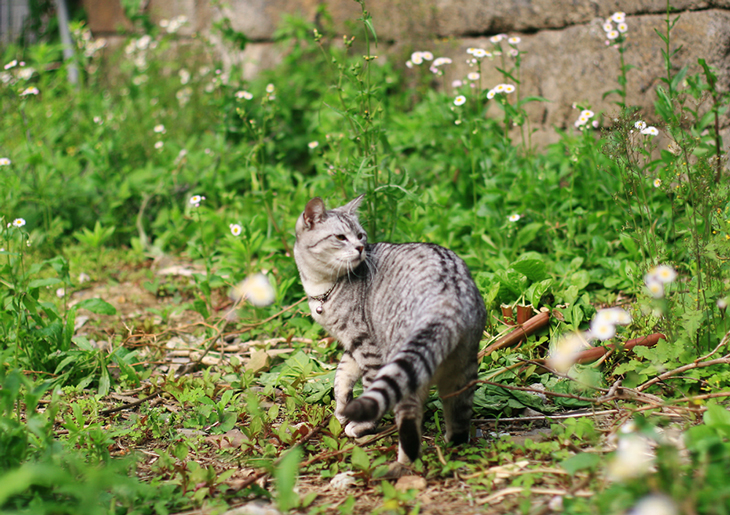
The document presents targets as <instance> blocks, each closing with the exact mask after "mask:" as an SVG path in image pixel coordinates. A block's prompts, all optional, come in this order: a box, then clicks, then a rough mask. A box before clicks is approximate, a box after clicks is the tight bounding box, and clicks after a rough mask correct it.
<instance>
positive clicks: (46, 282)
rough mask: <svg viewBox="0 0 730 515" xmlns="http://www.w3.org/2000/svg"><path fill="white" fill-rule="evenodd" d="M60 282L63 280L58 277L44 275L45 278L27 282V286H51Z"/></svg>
mask: <svg viewBox="0 0 730 515" xmlns="http://www.w3.org/2000/svg"><path fill="white" fill-rule="evenodd" d="M62 282H63V281H62V280H61V279H59V278H58V277H46V278H45V279H35V280H33V281H31V282H30V283H28V288H42V287H44V286H52V285H54V284H58V283H62Z"/></svg>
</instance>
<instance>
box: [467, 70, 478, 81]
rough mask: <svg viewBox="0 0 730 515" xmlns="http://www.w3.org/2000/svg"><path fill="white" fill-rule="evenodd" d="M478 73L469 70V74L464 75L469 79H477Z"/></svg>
mask: <svg viewBox="0 0 730 515" xmlns="http://www.w3.org/2000/svg"><path fill="white" fill-rule="evenodd" d="M479 77H480V75H479V73H478V72H471V73H470V74H469V75H467V76H466V78H467V79H469V80H479Z"/></svg>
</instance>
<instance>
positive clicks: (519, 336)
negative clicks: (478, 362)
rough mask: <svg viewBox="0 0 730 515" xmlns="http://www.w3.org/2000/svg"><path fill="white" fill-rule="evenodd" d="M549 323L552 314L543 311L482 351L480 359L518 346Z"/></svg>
mask: <svg viewBox="0 0 730 515" xmlns="http://www.w3.org/2000/svg"><path fill="white" fill-rule="evenodd" d="M549 321H550V313H549V312H548V311H542V312H540V313H539V314H537V315H536V316H534V317H532V318H531V319H529V320H528V321H527V322H525V323H524V324H520V325H516V326H514V328H513V329H512V330H511V331H510V332H508V333H507V334H505V335H504V336H502V337H501V338H499V339H498V340H497V341H496V342H494V343H493V344H491V345H490V346H488V347H487V348H486V349H484V350H482V351H480V352H479V359H481V358H483V357H484V356H488V355H490V354H491V353H492V352H494V351H496V350H499V349H501V348H503V347H509V346H510V345H516V344H517V343H519V342H521V341H524V340H526V339H527V337H528V336H530V335H531V334H534V333H535V332H537V331H539V330H540V329H542V328H543V327H545V326H547V325H548V323H549Z"/></svg>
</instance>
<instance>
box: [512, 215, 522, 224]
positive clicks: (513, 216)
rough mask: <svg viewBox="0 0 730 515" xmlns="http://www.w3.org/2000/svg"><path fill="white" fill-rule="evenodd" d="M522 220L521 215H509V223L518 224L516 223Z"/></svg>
mask: <svg viewBox="0 0 730 515" xmlns="http://www.w3.org/2000/svg"><path fill="white" fill-rule="evenodd" d="M520 218H522V217H521V216H520V215H518V214H517V213H514V214H512V215H509V221H510V222H516V221H518V220H519V219H520Z"/></svg>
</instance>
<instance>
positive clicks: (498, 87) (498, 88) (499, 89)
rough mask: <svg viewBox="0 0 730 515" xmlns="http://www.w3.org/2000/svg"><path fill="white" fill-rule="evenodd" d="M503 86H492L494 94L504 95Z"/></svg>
mask: <svg viewBox="0 0 730 515" xmlns="http://www.w3.org/2000/svg"><path fill="white" fill-rule="evenodd" d="M505 86H506V84H497V85H496V86H494V89H493V91H494V92H495V93H504V87H505Z"/></svg>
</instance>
